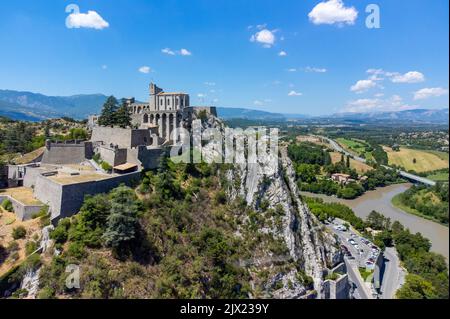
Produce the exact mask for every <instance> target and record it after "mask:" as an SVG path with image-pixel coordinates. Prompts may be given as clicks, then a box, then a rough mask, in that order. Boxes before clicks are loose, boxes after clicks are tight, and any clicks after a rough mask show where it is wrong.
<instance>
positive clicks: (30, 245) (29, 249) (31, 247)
mask: <svg viewBox="0 0 450 319" xmlns="http://www.w3.org/2000/svg"><path fill="white" fill-rule="evenodd" d="M36 249H38V244H37V243H36V242H35V241H28V242H27V243H26V244H25V253H26V254H27V256H28V255H31V254H32V253H34V252H35V251H36Z"/></svg>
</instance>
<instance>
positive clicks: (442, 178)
mask: <svg viewBox="0 0 450 319" xmlns="http://www.w3.org/2000/svg"><path fill="white" fill-rule="evenodd" d="M427 178H429V179H431V180H432V181H435V182H448V172H439V173H433V174H430V175H428V176H427Z"/></svg>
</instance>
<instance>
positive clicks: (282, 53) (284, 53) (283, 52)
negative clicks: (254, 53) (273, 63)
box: [278, 51, 287, 56]
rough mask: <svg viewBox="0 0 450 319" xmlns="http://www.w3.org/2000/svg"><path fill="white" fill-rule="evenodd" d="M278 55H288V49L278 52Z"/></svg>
mask: <svg viewBox="0 0 450 319" xmlns="http://www.w3.org/2000/svg"><path fill="white" fill-rule="evenodd" d="M278 55H279V56H286V55H287V53H286V51H280V53H278Z"/></svg>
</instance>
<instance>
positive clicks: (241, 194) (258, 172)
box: [203, 118, 343, 298]
mask: <svg viewBox="0 0 450 319" xmlns="http://www.w3.org/2000/svg"><path fill="white" fill-rule="evenodd" d="M204 126H205V127H216V128H219V129H220V130H221V131H223V127H224V126H223V123H222V122H221V121H220V120H217V119H214V118H212V119H211V118H209V119H208V120H207V121H205V123H204ZM246 146H248V144H246ZM219 149H220V148H219V147H218V145H217V144H214V143H213V144H211V143H209V144H207V145H206V146H205V147H204V148H203V153H204V154H210V156H211V157H215V156H217V155H218V154H217V153H220V151H219ZM238 153H239V152H238ZM244 153H245V155H243V154H237V156H247V158H248V154H247V153H248V149H246V151H245V152H244ZM211 154H213V155H211ZM278 155H279V156H277V154H270V153H269V154H268V156H267V157H263V158H262V159H260V158H258V159H257V160H256V161H254V162H253V163H251V164H247V163H241V164H233V165H232V168H231V169H228V170H227V172H226V174H225V175H226V179H227V185H228V186H227V193H228V197H229V199H230V200H236V199H238V198H243V199H245V201H246V203H247V205H249V206H250V207H251V208H253V209H254V210H255V212H257V213H261V214H263V211H266V210H267V209H272V210H277V211H278V212H280V215H281V220H280V223H278V225H276V223H273V224H272V226H268V227H267V226H265V227H263V228H261V229H257V230H255V236H257V235H258V233H263V234H271V235H272V236H273V237H274V238H275V239H277V240H279V241H280V242H282V243H284V244H285V245H286V248H287V251H288V255H289V256H286V257H284V259H283V260H284V264H285V265H286V264H288V263H291V264H292V261H293V264H294V266H295V267H291V268H289V267H287V268H286V267H284V269H283V270H280V271H272V272H270V273H271V276H272V277H271V278H269V279H268V283H269V284H267V285H266V286H267V290H266V293H268V294H269V295H270V296H272V297H275V298H309V297H310V295H311V290H312V289H311V288H312V287H310V286H309V287H308V284H306V283H305V280H302V276H303V277H304V275H305V274H306V275H307V276H309V277H312V279H313V288H314V290H315V293H312V294H313V295H315V296H316V297H317V298H321V297H322V290H323V277H324V275H323V274H324V270H325V268H331V267H332V266H334V265H335V264H337V263H339V262H341V261H342V260H343V256H342V254H341V252H340V249H339V245H338V242H337V241H336V239H335V238H334V236H333V235H331V234H330V233H329V232H326V231H325V228H324V227H323V226H322V225H321V224H320V222H319V221H318V220H317V219H316V217H315V216H314V215H313V214H312V213H311V212H310V211H309V209H308V207H307V206H306V205H305V204H304V203H303V202H302V201H301V199H300V196H299V191H298V188H297V184H296V181H295V171H294V169H293V165H292V162H291V160H290V159H289V157H288V155H287V150H286V148H283V147H281V148H280V151H279V154H278ZM246 222H248V220H247V219H244V220H243V223H244V224H245V223H246ZM255 258H256V262H255V263H256V264H259V266H260V267H259V268H258V269H257V270H255V272H257V271H261V270H262V269H271V268H274V266H275V265H279V264H280V263H281V264H283V261H281V262H280V259H279V257H277V256H275V255H274V254H273V253H272V252H270V251H262V252H261V251H259V252H258V256H257V257H255ZM258 259H259V260H260V261H261V262H259V263H258ZM288 259H289V260H290V261H288ZM263 260H264V262H262V261H263ZM267 261H269V262H267ZM263 264H264V266H263ZM271 282H282V283H283V285H282V287H280V286H279V285H278V286H277V287H276V288H277V289H274V287H273V286H274V285H271V284H270V283H271Z"/></svg>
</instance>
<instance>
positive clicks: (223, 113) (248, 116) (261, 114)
mask: <svg viewBox="0 0 450 319" xmlns="http://www.w3.org/2000/svg"><path fill="white" fill-rule="evenodd" d="M217 113H218V115H219V117H220V118H222V119H225V120H229V119H245V120H259V121H260V120H265V121H285V120H288V119H300V118H307V117H308V116H307V115H302V114H281V113H271V112H267V111H260V110H253V109H247V108H234V107H218V108H217Z"/></svg>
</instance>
